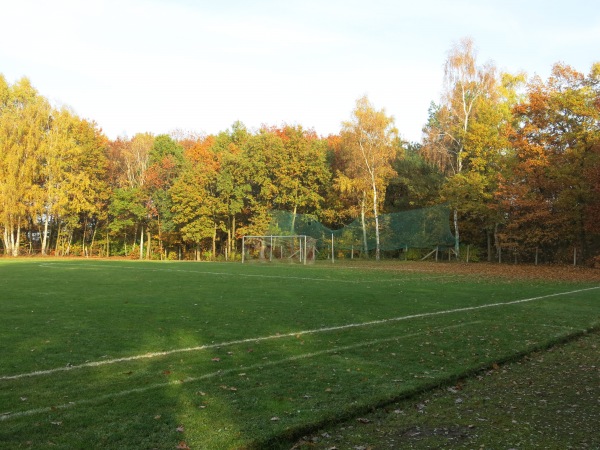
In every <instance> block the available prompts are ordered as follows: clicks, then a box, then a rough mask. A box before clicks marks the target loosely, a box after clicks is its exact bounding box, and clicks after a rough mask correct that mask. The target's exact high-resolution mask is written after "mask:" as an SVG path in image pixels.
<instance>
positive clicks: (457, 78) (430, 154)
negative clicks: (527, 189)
mask: <svg viewBox="0 0 600 450" xmlns="http://www.w3.org/2000/svg"><path fill="white" fill-rule="evenodd" d="M495 85H496V70H495V67H494V66H493V65H491V64H487V65H485V66H478V65H477V59H476V53H475V49H474V46H473V41H472V40H471V39H470V38H465V39H462V40H461V41H460V42H459V43H458V44H455V45H454V46H453V47H452V49H451V50H450V52H449V54H448V58H447V60H446V63H445V65H444V90H443V94H442V98H441V102H440V104H439V105H435V104H433V105H432V107H431V108H430V112H429V121H428V123H427V125H426V126H425V128H424V133H425V138H424V145H423V152H424V155H425V157H426V158H427V159H428V160H429V161H431V162H433V163H434V164H436V165H437V166H438V167H439V168H440V169H441V170H442V171H443V172H444V173H446V174H447V176H448V177H449V179H452V177H455V176H461V175H462V174H463V171H464V169H465V162H466V161H467V157H468V134H469V130H470V128H472V125H473V120H474V117H475V115H476V113H477V106H478V105H479V104H480V103H481V99H482V98H484V97H485V96H488V95H490V94H491V93H493V92H494V90H495ZM451 191H452V190H451ZM451 200H452V204H453V205H452V206H453V208H454V236H455V252H456V254H457V255H458V254H459V251H460V248H459V242H460V231H459V223H458V222H459V217H458V216H459V207H460V205H459V202H460V200H459V199H458V198H452V199H451Z"/></svg>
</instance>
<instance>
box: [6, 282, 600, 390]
mask: <svg viewBox="0 0 600 450" xmlns="http://www.w3.org/2000/svg"><path fill="white" fill-rule="evenodd" d="M596 289H600V286H594V287H589V288H583V289H576V290H573V291H567V292H557V293H554V294H547V295H542V296H538V297H531V298H526V299H521V300H513V301H510V302H501V303H488V304H485V305H479V306H467V307H464V308H456V309H447V310H443V311H433V312H426V313H419V314H411V315H408V316H399V317H392V318H389V319H378V320H370V321H367V322H359V323H349V324H346V325H336V326H332V327H323V328H314V329H311V330H301V331H294V332H291V333H285V334H275V335H269V336H259V337H254V338H247V339H237V340H233V341H226V342H220V343H217V344H206V345H200V346H196V347H187V348H179V349H172V350H166V351H162V352H151V353H145V354H142V355H133V356H125V357H123V358H115V359H108V360H104V361H92V362H87V363H83V364H77V365H72V366H65V367H57V368H54V369H47V370H39V371H35V372H27V373H21V374H17V375H4V376H1V377H0V381H5V380H18V379H20V378H28V377H37V376H41V375H50V374H53V373H56V372H67V371H70V370H76V369H83V368H87V367H100V366H106V365H110V364H118V363H122V362H129V361H137V360H141V359H151V358H157V357H160V356H168V355H173V354H177V353H189V352H197V351H202V350H208V349H212V348H218V347H228V346H232V345H239V344H248V343H252V342H262V341H269V340H275V339H282V338H288V337H296V336H303V335H309V334H317V333H327V332H330V331H339V330H347V329H350V328H360V327H368V326H372V325H381V324H386V323H391V322H400V321H403V320H410V319H420V318H423V317H432V316H440V315H445V314H452V313H457V312H465V311H476V310H478V309H484V308H495V307H498V306H509V305H517V304H520V303H528V302H533V301H536V300H543V299H546V298H551V297H559V296H562V295H569V294H577V293H580V292H586V291H591V290H596Z"/></svg>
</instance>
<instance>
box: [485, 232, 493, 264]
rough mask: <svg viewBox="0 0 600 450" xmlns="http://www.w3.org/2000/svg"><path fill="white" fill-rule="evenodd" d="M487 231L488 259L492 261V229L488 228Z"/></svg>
mask: <svg viewBox="0 0 600 450" xmlns="http://www.w3.org/2000/svg"><path fill="white" fill-rule="evenodd" d="M485 231H486V235H487V260H488V262H492V230H490V229H489V228H488V229H486V230H485Z"/></svg>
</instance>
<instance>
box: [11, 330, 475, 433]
mask: <svg viewBox="0 0 600 450" xmlns="http://www.w3.org/2000/svg"><path fill="white" fill-rule="evenodd" d="M480 322H481V321H473V322H466V323H460V324H457V325H449V326H446V327H438V328H433V329H431V330H427V331H420V332H418V333H410V334H405V335H402V336H394V337H390V338H385V339H373V340H370V341H365V342H361V343H359V344H354V345H346V346H341V347H334V348H331V349H328V350H320V351H317V352H310V353H303V354H301V355H296V356H290V357H288V358H284V359H280V360H277V361H266V362H260V363H256V364H252V365H249V366H243V367H236V368H232V369H226V370H218V371H216V372H210V373H206V374H204V375H200V376H197V377H188V378H185V379H183V380H176V381H168V382H165V383H155V384H151V385H148V386H144V387H138V388H132V389H127V390H124V391H119V392H112V393H110V394H104V395H101V396H98V397H93V398H88V399H83V400H79V401H73V402H69V403H64V404H62V405H58V406H47V407H41V408H35V409H30V410H26V411H15V412H5V413H0V422H3V421H6V420H9V419H16V418H19V417H28V416H34V415H37V414H43V413H48V412H50V411H58V410H64V409H70V408H74V407H76V406H83V405H91V404H94V403H99V402H102V401H105V400H111V399H114V398H120V397H125V396H127V395H132V394H143V393H144V392H148V391H150V390H153V389H160V388H166V387H169V386H179V385H182V384H187V383H194V382H198V381H203V380H208V379H211V378H214V377H216V376H219V377H221V376H224V375H229V374H232V373H238V372H240V373H243V372H248V371H251V370H262V369H265V368H269V367H275V366H279V365H282V364H285V363H288V362H294V361H300V360H304V359H309V358H314V357H317V356H321V355H328V354H336V353H338V352H343V351H346V350H354V349H358V348H362V347H369V346H372V345H378V344H384V343H386V342H392V341H399V340H401V339H408V338H412V337H416V336H420V335H422V334H425V333H428V332H431V331H444V330H449V329H454V328H460V327H465V326H468V325H472V324H475V323H480Z"/></svg>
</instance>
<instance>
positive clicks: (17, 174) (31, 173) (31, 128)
mask: <svg viewBox="0 0 600 450" xmlns="http://www.w3.org/2000/svg"><path fill="white" fill-rule="evenodd" d="M49 114H50V106H49V104H48V102H47V101H46V100H45V99H44V98H43V97H41V96H40V95H39V94H38V92H37V91H36V90H35V89H34V88H33V86H32V85H31V83H30V81H29V80H28V79H27V78H22V79H21V80H19V81H18V82H17V83H15V84H14V85H12V86H11V85H9V84H8V83H7V82H6V80H5V78H4V77H3V76H1V75H0V227H1V228H2V241H3V243H4V251H5V253H6V254H8V255H12V256H18V254H19V248H20V243H21V230H22V227H23V226H24V225H25V224H26V223H27V220H28V217H30V216H31V215H32V213H33V211H32V209H33V207H34V204H35V200H36V196H37V195H38V193H39V189H38V188H37V187H36V186H37V185H36V183H37V181H38V180H37V177H38V174H39V165H38V162H39V160H38V158H37V154H38V152H39V149H40V146H41V145H42V142H43V139H44V135H45V133H46V129H47V124H48V115H49Z"/></svg>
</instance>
